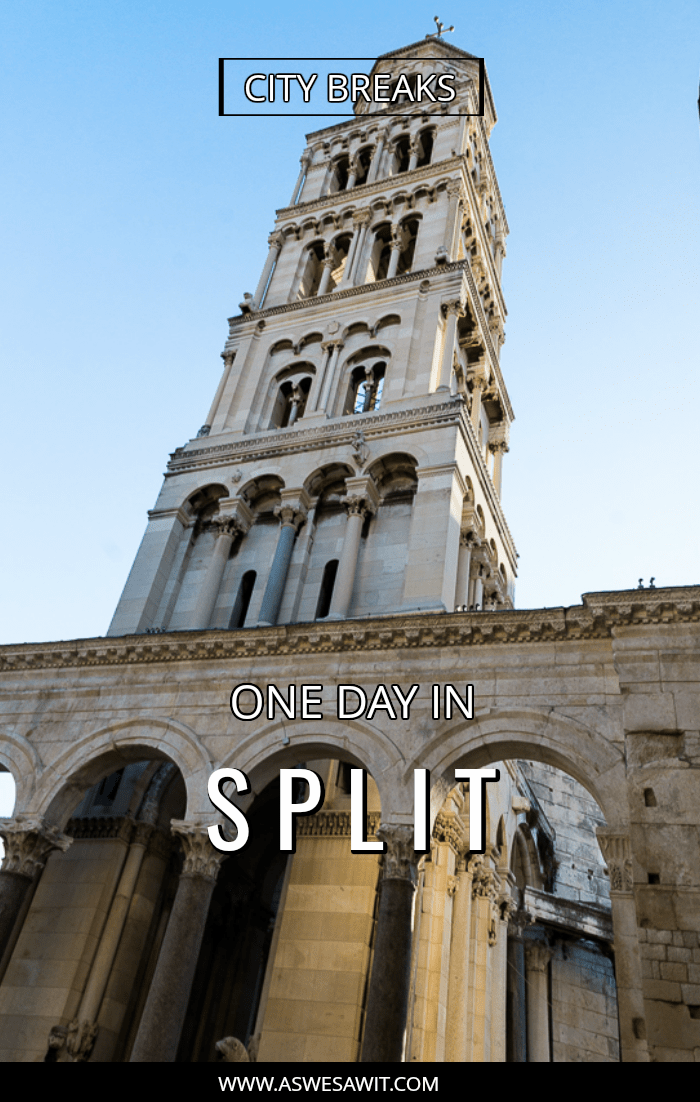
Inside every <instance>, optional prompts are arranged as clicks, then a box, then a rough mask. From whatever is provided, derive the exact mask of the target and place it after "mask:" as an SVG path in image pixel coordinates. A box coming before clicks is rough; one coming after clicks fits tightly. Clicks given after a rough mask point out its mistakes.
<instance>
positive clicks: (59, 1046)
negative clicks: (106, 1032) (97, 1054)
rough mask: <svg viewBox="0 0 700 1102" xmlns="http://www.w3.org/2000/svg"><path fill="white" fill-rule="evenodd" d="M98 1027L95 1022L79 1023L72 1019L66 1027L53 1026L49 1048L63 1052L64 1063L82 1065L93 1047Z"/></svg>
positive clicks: (88, 1057)
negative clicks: (64, 1056) (64, 1055)
mask: <svg viewBox="0 0 700 1102" xmlns="http://www.w3.org/2000/svg"><path fill="white" fill-rule="evenodd" d="M98 1032H99V1027H98V1026H97V1024H96V1023H95V1022H89V1021H82V1022H79V1021H78V1019H77V1018H74V1019H73V1021H72V1022H69V1023H68V1025H55V1026H54V1027H53V1029H52V1030H51V1031H50V1033H49V1048H50V1049H54V1051H55V1050H58V1051H59V1052H60V1051H63V1052H65V1054H66V1058H67V1060H66V1062H70V1063H74V1064H84V1063H86V1061H87V1060H89V1059H90V1054H91V1052H92V1050H93V1048H94V1047H95V1040H96V1038H97V1034H98Z"/></svg>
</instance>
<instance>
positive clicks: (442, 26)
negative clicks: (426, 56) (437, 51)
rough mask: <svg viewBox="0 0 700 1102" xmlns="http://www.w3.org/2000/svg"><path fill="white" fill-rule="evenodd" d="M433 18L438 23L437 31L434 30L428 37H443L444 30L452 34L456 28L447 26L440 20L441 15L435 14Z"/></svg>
mask: <svg viewBox="0 0 700 1102" xmlns="http://www.w3.org/2000/svg"><path fill="white" fill-rule="evenodd" d="M433 18H434V20H435V22H436V24H437V32H435V31H433V33H432V34H426V36H425V37H426V38H439V39H442V32H443V30H444V31H445V34H450V32H451V31H453V30H454V27H445V24H444V23H441V22H440V18H439V16H437V15H435V16H433Z"/></svg>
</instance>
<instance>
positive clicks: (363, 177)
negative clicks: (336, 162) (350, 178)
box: [353, 145, 374, 187]
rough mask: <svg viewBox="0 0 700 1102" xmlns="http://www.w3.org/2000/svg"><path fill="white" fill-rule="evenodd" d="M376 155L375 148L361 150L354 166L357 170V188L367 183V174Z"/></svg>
mask: <svg viewBox="0 0 700 1102" xmlns="http://www.w3.org/2000/svg"><path fill="white" fill-rule="evenodd" d="M373 153H374V146H371V145H367V146H365V147H364V149H360V150H359V151H358V152H357V154H356V155H355V158H354V162H353V166H354V169H355V185H354V186H355V187H360V185H361V184H365V183H366V182H367V173H368V172H369V169H370V165H371V164H372V155H373Z"/></svg>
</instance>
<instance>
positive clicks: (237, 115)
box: [219, 57, 486, 122]
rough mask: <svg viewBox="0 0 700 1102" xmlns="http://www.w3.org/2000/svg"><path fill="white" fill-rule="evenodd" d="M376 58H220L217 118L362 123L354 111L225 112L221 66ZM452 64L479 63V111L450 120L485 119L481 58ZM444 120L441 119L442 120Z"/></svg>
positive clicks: (388, 114) (391, 114) (401, 114)
mask: <svg viewBox="0 0 700 1102" xmlns="http://www.w3.org/2000/svg"><path fill="white" fill-rule="evenodd" d="M377 60H382V59H377V58H376V57H220V58H219V116H220V117H221V118H226V119H308V118H317V119H337V120H338V121H339V122H340V120H342V119H358V120H359V119H363V120H364V119H365V118H367V116H365V115H356V114H355V112H354V111H350V112H348V114H347V115H345V114H335V113H332V112H330V111H309V112H306V111H302V112H297V111H289V112H285V111H270V112H267V113H266V114H264V115H258V114H256V113H255V112H252V111H224V62H225V61H371V62H372V64H376V62H377ZM397 60H401V61H445V60H446V59H445V58H444V57H405V58H401V59H397ZM450 60H451V61H478V62H479V110H478V111H457V112H455V113H454V114H453V115H452V117H453V118H456V119H470V118H483V115H484V94H485V85H486V79H485V73H486V66H485V64H484V59H483V57H473V58H472V57H456V58H450ZM424 113H425V114H432V112H430V111H425V112H424ZM373 117H375V118H382V119H396V118H406V113H405V111H382V112H381V113H379V112H377V114H376V115H374V116H373ZM442 117H444V116H442Z"/></svg>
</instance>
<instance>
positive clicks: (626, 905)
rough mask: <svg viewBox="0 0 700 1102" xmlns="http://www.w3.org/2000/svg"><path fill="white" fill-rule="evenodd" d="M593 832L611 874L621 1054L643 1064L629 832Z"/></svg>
mask: <svg viewBox="0 0 700 1102" xmlns="http://www.w3.org/2000/svg"><path fill="white" fill-rule="evenodd" d="M596 834H597V836H598V843H599V845H600V848H601V850H602V853H603V857H604V858H605V862H606V864H607V866H608V873H609V875H610V904H611V907H612V921H613V937H614V942H615V980H616V983H617V1013H618V1018H619V1022H620V1056H621V1058H622V1060H623V1061H625V1062H636V1063H646V1062H647V1061H648V1060H649V1050H648V1048H647V1040H646V1037H647V1029H646V1012H645V1006H644V994H643V990H642V963H641V957H640V952H639V940H638V937H637V908H636V906H635V902H634V891H633V889H634V882H633V879H632V849H631V847H630V840H629V835H628V834H627V833H626V832H622V831H620V832H618V831H612V830H607V829H605V828H600V827H599V828H598V829H597V830H596Z"/></svg>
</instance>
